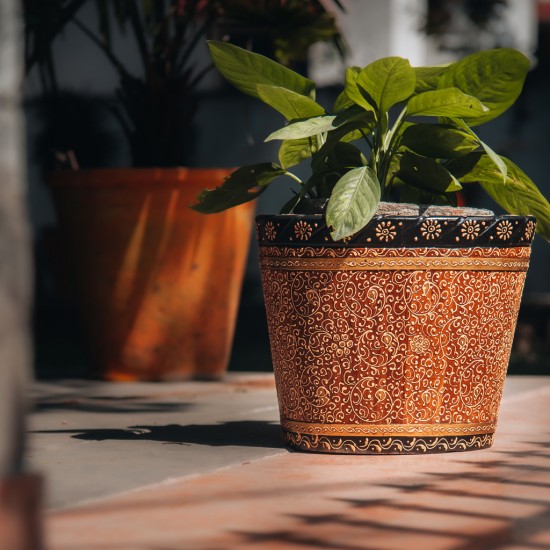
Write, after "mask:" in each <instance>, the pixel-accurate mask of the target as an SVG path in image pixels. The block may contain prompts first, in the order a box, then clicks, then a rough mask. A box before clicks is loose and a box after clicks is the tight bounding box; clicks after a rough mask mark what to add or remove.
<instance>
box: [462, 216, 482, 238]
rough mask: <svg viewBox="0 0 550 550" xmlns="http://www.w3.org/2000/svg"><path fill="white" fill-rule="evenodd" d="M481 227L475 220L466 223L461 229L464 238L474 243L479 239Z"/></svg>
mask: <svg viewBox="0 0 550 550" xmlns="http://www.w3.org/2000/svg"><path fill="white" fill-rule="evenodd" d="M479 231H480V225H479V223H478V222H476V221H475V220H468V221H466V222H464V223H463V224H462V226H461V228H460V233H461V234H462V236H463V237H464V238H465V239H466V240H468V241H473V240H474V239H477V238H478V237H479Z"/></svg>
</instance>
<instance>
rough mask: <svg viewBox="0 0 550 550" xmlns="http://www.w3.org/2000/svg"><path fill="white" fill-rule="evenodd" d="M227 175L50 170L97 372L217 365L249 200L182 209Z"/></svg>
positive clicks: (235, 294) (240, 266) (176, 371)
mask: <svg viewBox="0 0 550 550" xmlns="http://www.w3.org/2000/svg"><path fill="white" fill-rule="evenodd" d="M229 172H230V171H229V170H225V169H212V170H199V169H183V168H181V169H117V170H91V171H80V172H58V173H56V174H54V175H53V176H52V178H51V181H50V183H51V184H52V188H53V191H54V197H55V200H56V207H57V210H58V215H59V219H60V223H61V228H62V232H63V235H64V237H66V238H67V241H68V243H67V244H68V245H69V249H70V250H69V251H70V257H71V259H72V263H73V266H74V274H75V280H76V290H77V299H78V301H79V305H80V309H81V312H82V315H83V319H84V323H85V327H86V329H87V334H88V340H89V348H90V353H91V355H92V357H93V360H94V365H95V368H96V370H97V373H98V374H99V375H100V376H102V377H104V378H107V379H110V380H165V379H173V378H191V377H201V378H216V377H219V376H221V375H222V374H224V372H225V371H226V369H227V364H228V361H229V354H230V351H231V344H232V340H233V333H234V328H235V321H236V313H237V307H238V302H239V296H240V290H241V284H242V278H243V273H244V269H245V262H246V257H247V253H248V245H249V234H250V231H251V227H252V221H253V212H254V205H253V204H245V205H242V206H239V207H238V208H235V209H232V210H228V211H226V212H223V213H221V214H215V215H211V216H204V215H201V214H198V213H196V212H194V211H192V210H190V209H189V208H188V206H189V205H190V204H192V203H193V202H194V201H195V198H196V196H197V195H198V194H199V192H200V191H202V190H203V189H204V188H205V187H211V188H213V187H215V186H217V185H219V184H221V182H222V180H223V179H224V177H226V176H227V175H228V174H229ZM235 235H238V238H235Z"/></svg>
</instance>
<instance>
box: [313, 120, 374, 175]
mask: <svg viewBox="0 0 550 550" xmlns="http://www.w3.org/2000/svg"><path fill="white" fill-rule="evenodd" d="M369 114H370V113H369ZM375 124H376V123H375V122H374V117H373V118H372V119H371V120H370V122H369V121H366V120H351V121H350V122H347V123H346V124H342V125H341V126H339V127H338V128H336V129H335V130H333V131H332V132H329V133H328V134H327V139H326V141H325V143H324V144H323V146H322V147H321V148H320V149H319V150H318V151H317V152H316V153H315V154H314V155H313V159H312V162H311V168H312V170H313V171H314V172H317V171H319V170H323V169H324V163H325V160H326V158H327V156H328V155H329V153H330V152H331V151H332V149H333V148H334V147H335V146H336V144H338V143H340V142H343V141H344V142H349V141H355V140H356V139H360V138H361V137H363V133H365V134H369V133H370V132H371V130H372V129H373V128H374V126H375Z"/></svg>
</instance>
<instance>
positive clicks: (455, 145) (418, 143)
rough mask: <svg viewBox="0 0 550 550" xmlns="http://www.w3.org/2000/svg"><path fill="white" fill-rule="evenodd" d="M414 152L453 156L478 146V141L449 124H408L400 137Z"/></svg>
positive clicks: (434, 155)
mask: <svg viewBox="0 0 550 550" xmlns="http://www.w3.org/2000/svg"><path fill="white" fill-rule="evenodd" d="M401 143H402V145H405V146H406V147H408V148H409V149H411V150H412V151H414V152H415V153H418V154H419V155H423V156H425V157H432V158H443V159H447V158H455V157H460V156H462V155H465V154H467V153H471V152H472V151H475V150H476V149H478V148H479V143H478V141H477V140H476V139H475V138H474V137H472V136H471V135H470V134H469V133H467V132H465V131H464V130H460V129H458V128H456V127H455V126H452V125H450V124H427V123H423V122H420V123H417V124H410V125H408V126H407V127H406V128H405V130H404V132H403V135H402V137H401Z"/></svg>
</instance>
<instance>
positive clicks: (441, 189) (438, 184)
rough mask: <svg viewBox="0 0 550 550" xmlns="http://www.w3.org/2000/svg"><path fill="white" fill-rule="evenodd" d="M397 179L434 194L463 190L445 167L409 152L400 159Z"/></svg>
mask: <svg viewBox="0 0 550 550" xmlns="http://www.w3.org/2000/svg"><path fill="white" fill-rule="evenodd" d="M397 177H398V178H399V179H400V180H401V181H403V182H404V183H406V184H408V185H412V186H413V187H417V188H419V189H423V190H425V191H429V192H432V193H438V194H443V193H452V192H454V191H460V190H461V189H462V186H461V185H460V183H458V181H457V179H456V178H455V177H454V176H453V175H452V174H451V172H449V170H447V169H446V168H445V167H444V166H442V165H441V164H439V163H437V162H435V160H433V159H430V158H426V157H421V156H418V155H415V154H414V153H409V152H406V153H403V155H402V157H401V159H400V162H399V170H398V172H397Z"/></svg>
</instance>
